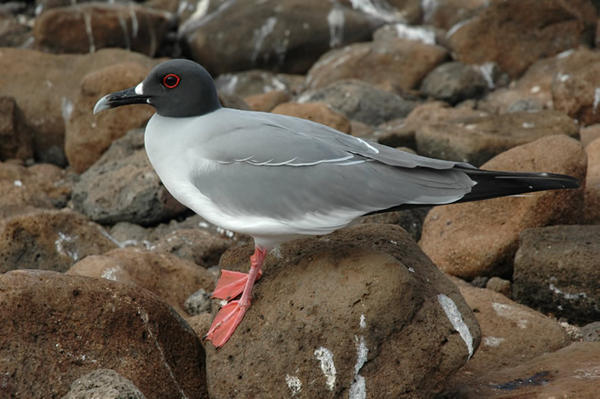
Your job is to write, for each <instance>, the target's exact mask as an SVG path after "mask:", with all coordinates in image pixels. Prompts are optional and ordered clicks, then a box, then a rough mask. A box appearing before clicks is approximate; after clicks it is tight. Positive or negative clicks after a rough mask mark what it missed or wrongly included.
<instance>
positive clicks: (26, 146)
mask: <svg viewBox="0 0 600 399" xmlns="http://www.w3.org/2000/svg"><path fill="white" fill-rule="evenodd" d="M32 144H33V143H32V137H31V131H30V130H29V129H28V128H27V126H25V123H24V121H23V115H22V114H21V111H20V110H19V108H18V107H17V103H16V102H15V99H14V98H12V97H0V160H6V159H9V158H19V159H23V160H26V159H28V158H31V157H32V156H33V145H32Z"/></svg>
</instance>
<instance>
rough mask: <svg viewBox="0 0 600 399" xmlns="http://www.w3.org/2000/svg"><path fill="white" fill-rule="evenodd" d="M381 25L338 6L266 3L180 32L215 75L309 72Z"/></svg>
mask: <svg viewBox="0 0 600 399" xmlns="http://www.w3.org/2000/svg"><path fill="white" fill-rule="evenodd" d="M380 24H381V22H380V21H376V20H373V19H371V18H369V17H368V16H366V15H364V14H363V13H360V12H358V11H354V10H351V9H349V8H347V7H344V6H341V5H340V4H336V3H334V4H332V3H330V2H323V1H318V0H309V1H307V0H289V1H286V2H281V1H279V0H266V1H265V2H263V3H262V4H261V7H255V5H254V4H252V3H248V2H232V3H229V4H227V6H223V7H221V8H219V9H218V10H216V11H215V12H213V13H210V14H206V15H202V14H199V15H198V17H197V18H194V17H191V18H190V19H189V20H188V21H186V23H185V24H184V25H182V26H181V27H180V29H179V33H180V35H181V36H182V37H183V38H184V40H185V42H186V44H187V46H188V48H189V52H190V54H191V56H192V58H193V59H195V60H196V61H198V62H200V63H202V64H203V65H204V66H205V67H206V68H207V69H208V70H209V71H210V72H211V73H214V74H215V75H219V74H222V73H226V72H232V71H240V70H245V69H251V68H256V67H264V68H269V69H270V68H277V69H280V70H283V71H286V72H291V73H304V72H306V71H307V70H308V69H309V68H310V66H311V65H312V64H313V63H314V62H315V61H316V60H317V58H318V57H319V56H320V55H321V54H323V53H324V52H326V51H327V50H329V49H330V48H332V47H337V46H341V45H345V44H348V43H351V42H355V41H362V40H367V39H369V37H370V36H371V33H372V32H373V31H374V30H375V28H377V26H378V25H380ZM223 26H227V27H228V29H227V30H226V31H223Z"/></svg>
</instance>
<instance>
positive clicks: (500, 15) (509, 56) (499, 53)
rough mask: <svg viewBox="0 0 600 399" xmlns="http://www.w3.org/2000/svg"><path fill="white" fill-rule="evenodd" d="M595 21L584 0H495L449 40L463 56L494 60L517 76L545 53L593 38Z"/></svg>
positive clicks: (459, 56) (474, 60) (467, 59)
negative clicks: (541, 0) (540, 0)
mask: <svg viewBox="0 0 600 399" xmlns="http://www.w3.org/2000/svg"><path fill="white" fill-rule="evenodd" d="M531 10H535V12H532V11H531ZM595 24H596V10H595V8H594V7H593V5H592V4H591V3H590V2H588V1H584V0H577V1H569V2H567V1H564V0H546V1H543V2H539V1H537V0H507V1H495V2H491V3H490V5H489V7H487V8H485V9H484V10H483V11H482V12H481V13H479V14H478V15H477V16H475V17H474V18H473V19H471V20H469V21H468V22H466V23H465V24H462V25H458V26H456V27H455V29H454V30H451V31H450V32H449V39H448V41H449V44H450V47H451V48H452V51H453V52H454V53H455V54H456V58H457V59H458V60H459V61H462V62H464V63H467V64H481V63H484V62H486V61H495V62H496V63H498V65H499V66H500V68H501V69H502V70H503V71H506V72H508V74H509V75H511V76H512V77H517V76H519V75H521V74H522V73H523V72H524V71H525V70H526V69H527V67H528V66H529V65H531V64H532V63H533V62H535V61H536V60H538V59H540V58H542V57H547V56H550V55H553V54H557V53H559V52H561V51H564V50H567V49H570V48H573V47H577V46H578V45H579V44H580V43H582V42H586V43H591V37H592V32H593V30H594V26H595ZM557 37H560V38H561V40H556V38H557Z"/></svg>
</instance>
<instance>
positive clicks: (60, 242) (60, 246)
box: [54, 231, 79, 261]
mask: <svg viewBox="0 0 600 399" xmlns="http://www.w3.org/2000/svg"><path fill="white" fill-rule="evenodd" d="M75 238H77V236H75V237H71V236H70V235H67V234H65V233H62V232H60V231H59V232H58V238H57V239H56V240H55V241H54V245H55V246H56V252H58V253H59V254H61V255H66V256H68V257H69V258H71V259H73V260H74V261H77V260H78V259H79V254H78V253H77V250H72V251H70V250H68V249H66V248H65V247H64V243H69V242H73V241H74V240H75Z"/></svg>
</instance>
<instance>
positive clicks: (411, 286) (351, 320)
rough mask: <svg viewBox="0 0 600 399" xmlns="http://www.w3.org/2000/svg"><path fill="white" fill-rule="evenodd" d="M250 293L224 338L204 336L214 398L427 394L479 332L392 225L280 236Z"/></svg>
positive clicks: (244, 252) (229, 258)
mask: <svg viewBox="0 0 600 399" xmlns="http://www.w3.org/2000/svg"><path fill="white" fill-rule="evenodd" d="M250 253H251V248H250V247H246V248H244V249H241V250H237V251H230V252H228V253H226V254H225V255H224V256H223V257H222V259H221V266H222V267H227V268H234V269H235V268H237V269H238V270H239V268H240V265H243V264H247V260H248V258H247V256H248V255H249V254H250ZM244 269H245V268H242V270H244ZM253 298H254V299H253V303H252V307H251V308H250V309H249V311H248V313H247V314H246V316H245V317H244V320H243V321H242V323H241V325H240V326H239V327H238V329H237V330H236V332H235V334H234V335H233V336H232V338H231V339H230V340H229V342H227V344H225V346H224V347H222V348H220V349H219V350H218V351H217V350H215V349H214V348H213V347H212V346H210V345H207V348H206V350H207V370H208V376H207V379H208V381H209V393H210V395H211V397H213V398H231V397H289V396H293V395H300V396H301V397H310V398H331V397H341V396H345V395H348V393H349V392H350V393H351V394H350V395H351V397H352V395H359V394H358V393H359V392H362V395H363V396H356V397H393V398H417V397H421V398H422V397H432V396H433V395H434V394H435V393H436V392H437V391H438V390H439V389H440V386H441V384H442V383H443V381H444V380H445V379H446V378H447V377H448V376H449V375H451V374H452V373H454V372H455V371H456V370H457V369H458V368H459V367H460V366H461V365H463V364H464V363H465V362H466V361H467V359H468V358H469V357H470V356H471V355H472V354H473V351H474V350H475V349H476V348H477V345H478V343H479V327H478V326H477V323H476V322H475V318H474V316H473V314H472V313H471V311H470V310H469V309H468V306H467V305H466V304H465V302H464V301H463V299H462V297H461V296H460V294H459V293H458V291H457V289H456V287H455V286H454V285H453V284H452V283H451V282H450V281H449V280H448V279H447V277H445V276H444V275H443V274H442V273H440V272H439V270H437V268H436V267H435V265H433V263H431V261H430V260H429V259H428V258H427V257H426V256H425V255H424V254H423V253H422V252H421V251H420V250H419V248H418V246H417V245H416V244H415V242H414V241H413V240H412V239H411V238H410V236H409V235H408V234H407V233H406V232H405V231H404V230H402V229H401V228H399V227H397V226H392V225H366V224H365V225H360V226H354V227H351V228H348V229H344V230H340V231H338V232H336V233H333V234H330V235H327V236H324V237H322V238H310V239H304V240H298V241H295V242H290V243H288V244H286V245H283V246H282V247H281V251H280V255H279V256H268V257H267V260H266V263H265V267H264V274H263V276H262V278H261V279H260V281H259V283H258V284H257V286H256V288H255V292H254V295H253ZM265 376H268V378H265ZM232 377H233V378H232ZM352 392H354V394H352Z"/></svg>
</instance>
